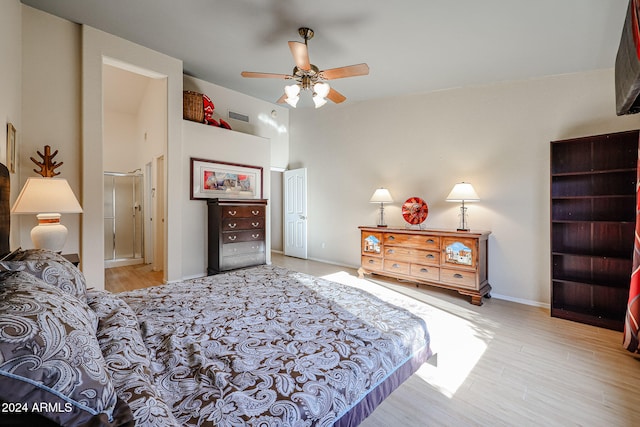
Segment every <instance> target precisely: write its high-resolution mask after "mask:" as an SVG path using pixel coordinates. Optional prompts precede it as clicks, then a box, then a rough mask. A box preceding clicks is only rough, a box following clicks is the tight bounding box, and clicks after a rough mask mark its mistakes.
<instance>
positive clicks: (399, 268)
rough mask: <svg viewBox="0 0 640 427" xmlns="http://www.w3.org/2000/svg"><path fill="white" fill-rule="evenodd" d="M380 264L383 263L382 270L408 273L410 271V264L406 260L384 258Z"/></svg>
mask: <svg viewBox="0 0 640 427" xmlns="http://www.w3.org/2000/svg"><path fill="white" fill-rule="evenodd" d="M382 265H383V268H384V271H388V272H389V273H396V274H406V275H408V274H409V271H410V267H409V265H410V264H409V263H408V262H401V261H393V260H390V259H385V260H384V262H383V263H382Z"/></svg>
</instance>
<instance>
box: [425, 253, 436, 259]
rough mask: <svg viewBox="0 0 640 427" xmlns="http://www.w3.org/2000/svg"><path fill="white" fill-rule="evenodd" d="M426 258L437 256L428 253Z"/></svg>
mask: <svg viewBox="0 0 640 427" xmlns="http://www.w3.org/2000/svg"><path fill="white" fill-rule="evenodd" d="M426 258H427V259H434V258H435V257H434V256H433V254H428V255H427V256H426Z"/></svg>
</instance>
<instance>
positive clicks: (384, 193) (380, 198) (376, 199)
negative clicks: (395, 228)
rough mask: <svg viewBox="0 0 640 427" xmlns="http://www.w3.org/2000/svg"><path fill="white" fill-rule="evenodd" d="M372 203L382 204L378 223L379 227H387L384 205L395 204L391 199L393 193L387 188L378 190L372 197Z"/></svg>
mask: <svg viewBox="0 0 640 427" xmlns="http://www.w3.org/2000/svg"><path fill="white" fill-rule="evenodd" d="M369 202H371V203H380V220H379V222H378V227H386V226H387V224H385V223H384V204H385V203H393V199H392V198H391V193H389V190H387V189H386V188H378V189H377V190H376V191H375V192H374V193H373V196H371V199H370V200H369Z"/></svg>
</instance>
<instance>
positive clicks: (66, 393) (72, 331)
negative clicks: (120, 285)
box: [0, 271, 130, 426]
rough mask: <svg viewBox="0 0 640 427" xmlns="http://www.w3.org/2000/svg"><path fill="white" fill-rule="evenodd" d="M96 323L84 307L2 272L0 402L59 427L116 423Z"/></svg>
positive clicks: (24, 276) (33, 280)
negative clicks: (16, 405)
mask: <svg viewBox="0 0 640 427" xmlns="http://www.w3.org/2000/svg"><path fill="white" fill-rule="evenodd" d="M97 321H98V320H97V317H96V315H95V313H93V311H92V310H91V309H90V308H89V307H88V306H87V305H86V303H84V302H82V301H80V300H79V299H78V298H76V297H74V296H72V295H70V294H68V293H66V292H63V291H61V290H60V289H58V288H56V287H54V286H51V285H48V284H46V283H44V282H43V281H42V280H40V279H38V278H37V277H35V276H33V275H31V274H28V273H25V272H23V271H11V272H7V271H5V272H1V273H0V400H2V401H5V402H18V403H21V404H24V405H26V406H25V407H26V408H28V409H29V410H31V411H32V412H36V413H38V414H39V415H42V416H44V417H46V418H48V419H50V420H52V421H54V422H56V423H58V424H61V425H74V426H76V425H85V424H92V423H100V424H101V425H104V421H107V420H108V421H107V422H109V423H110V422H111V421H115V418H114V410H115V408H116V403H117V397H116V393H115V390H114V387H113V385H112V383H111V380H110V378H109V376H108V374H107V371H106V369H105V366H104V363H105V362H104V358H103V356H102V353H101V352H100V348H99V345H98V342H97V339H96V337H95V335H94V334H95V330H96V327H97ZM43 404H45V406H44V408H43V406H42V405H43ZM129 411H130V410H129Z"/></svg>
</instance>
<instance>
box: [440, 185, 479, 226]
mask: <svg viewBox="0 0 640 427" xmlns="http://www.w3.org/2000/svg"><path fill="white" fill-rule="evenodd" d="M479 201H480V197H478V193H476V190H474V189H473V185H471V184H469V183H468V182H460V183H458V184H456V185H454V186H453V190H451V193H449V195H448V196H447V202H462V206H460V225H459V227H458V231H469V224H468V221H467V208H466V207H465V206H464V202H479Z"/></svg>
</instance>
